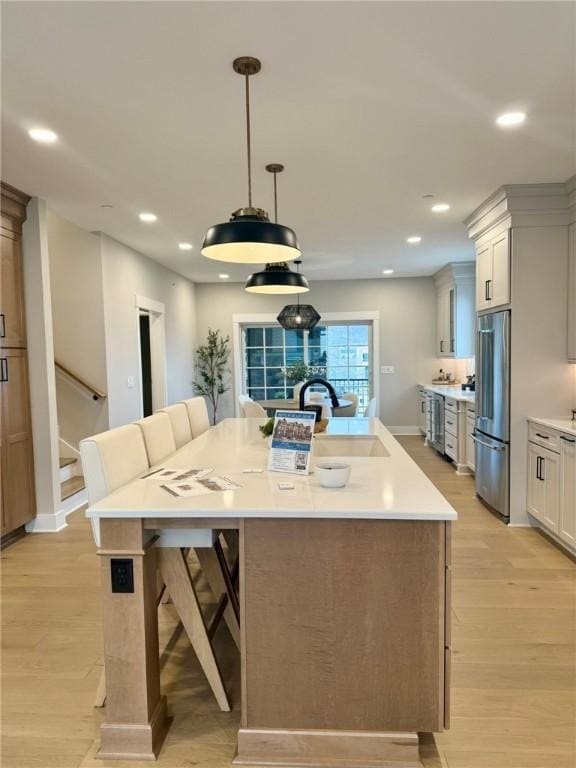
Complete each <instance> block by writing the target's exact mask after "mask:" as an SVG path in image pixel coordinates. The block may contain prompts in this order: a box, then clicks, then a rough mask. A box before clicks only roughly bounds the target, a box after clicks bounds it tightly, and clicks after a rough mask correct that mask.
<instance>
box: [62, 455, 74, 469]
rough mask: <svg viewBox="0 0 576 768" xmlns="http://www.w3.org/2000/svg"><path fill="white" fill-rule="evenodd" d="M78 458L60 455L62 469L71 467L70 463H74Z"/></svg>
mask: <svg viewBox="0 0 576 768" xmlns="http://www.w3.org/2000/svg"><path fill="white" fill-rule="evenodd" d="M75 461H76V459H71V458H69V457H68V458H64V457H63V456H60V469H64V467H69V466H70V464H74V462H75Z"/></svg>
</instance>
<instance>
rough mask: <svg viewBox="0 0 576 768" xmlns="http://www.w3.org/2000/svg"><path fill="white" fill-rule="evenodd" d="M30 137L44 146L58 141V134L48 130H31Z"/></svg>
mask: <svg viewBox="0 0 576 768" xmlns="http://www.w3.org/2000/svg"><path fill="white" fill-rule="evenodd" d="M28 136H30V138H31V139H34V141H39V142H41V143H42V144H53V143H54V142H55V141H57V139H58V134H56V133H54V131H51V130H49V129H48V128H31V129H30V130H29V131H28Z"/></svg>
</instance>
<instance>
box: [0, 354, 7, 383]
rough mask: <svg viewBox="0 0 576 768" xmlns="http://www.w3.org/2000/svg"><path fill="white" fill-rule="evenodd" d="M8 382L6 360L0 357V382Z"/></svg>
mask: <svg viewBox="0 0 576 768" xmlns="http://www.w3.org/2000/svg"><path fill="white" fill-rule="evenodd" d="M6 381H8V358H7V357H0V382H1V383H4V382H6Z"/></svg>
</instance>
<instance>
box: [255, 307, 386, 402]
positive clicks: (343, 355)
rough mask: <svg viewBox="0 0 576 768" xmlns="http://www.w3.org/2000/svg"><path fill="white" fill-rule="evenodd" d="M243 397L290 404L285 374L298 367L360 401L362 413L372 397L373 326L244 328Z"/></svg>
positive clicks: (363, 324) (258, 326)
mask: <svg viewBox="0 0 576 768" xmlns="http://www.w3.org/2000/svg"><path fill="white" fill-rule="evenodd" d="M242 347H243V349H242V362H243V368H242V373H243V384H244V387H243V389H244V392H246V394H248V395H250V397H252V398H253V399H254V400H276V399H285V398H291V397H292V396H293V392H292V390H293V385H292V384H291V383H288V382H287V381H286V378H285V376H284V372H285V370H286V369H287V368H289V367H290V366H291V365H293V364H294V363H296V362H303V363H306V364H307V365H309V366H312V367H313V370H314V372H315V373H317V374H318V375H319V376H322V378H325V379H328V381H330V383H331V384H332V386H333V387H334V388H335V389H336V392H337V393H339V394H343V393H344V392H353V393H354V394H356V395H358V399H359V413H362V412H363V409H364V408H365V407H366V406H367V405H368V402H369V401H370V398H371V397H372V367H373V354H372V348H373V345H372V323H370V322H358V323H354V322H348V323H338V322H334V323H322V324H321V325H317V326H316V328H314V329H313V330H312V331H285V330H284V329H283V328H281V327H279V326H278V325H244V326H242Z"/></svg>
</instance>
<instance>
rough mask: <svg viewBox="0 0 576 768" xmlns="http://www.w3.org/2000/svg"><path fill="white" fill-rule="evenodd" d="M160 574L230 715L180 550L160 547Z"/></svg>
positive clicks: (228, 704) (215, 694)
mask: <svg viewBox="0 0 576 768" xmlns="http://www.w3.org/2000/svg"><path fill="white" fill-rule="evenodd" d="M156 552H157V557H158V564H159V568H160V574H161V576H162V578H163V580H164V583H165V584H166V587H167V589H168V591H169V592H170V597H171V598H172V602H173V603H174V607H175V608H176V611H177V612H178V615H179V616H180V619H181V621H182V624H183V625H184V629H185V630H186V634H187V635H188V638H189V640H190V642H191V644H192V647H193V648H194V652H195V653H196V656H197V657H198V661H199V662H200V666H201V667H202V669H203V671H204V674H205V675H206V678H207V680H208V682H209V684H210V687H211V688H212V692H213V694H214V696H215V698H216V701H217V702H218V705H219V707H220V709H221V710H222V712H230V703H229V701H228V697H227V695H226V690H225V688H224V683H223V681H222V676H221V674H220V670H219V668H218V663H217V661H216V657H215V656H214V651H213V650H212V645H211V643H210V638H209V637H208V632H207V630H206V624H205V622H204V617H203V616H202V611H201V610H200V605H199V603H198V597H197V595H196V590H195V589H194V584H193V582H192V578H191V576H190V571H189V570H188V566H187V564H186V559H185V556H184V553H183V551H182V550H181V549H177V548H173V547H168V548H163V547H159V548H158V549H157V550H156Z"/></svg>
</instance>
